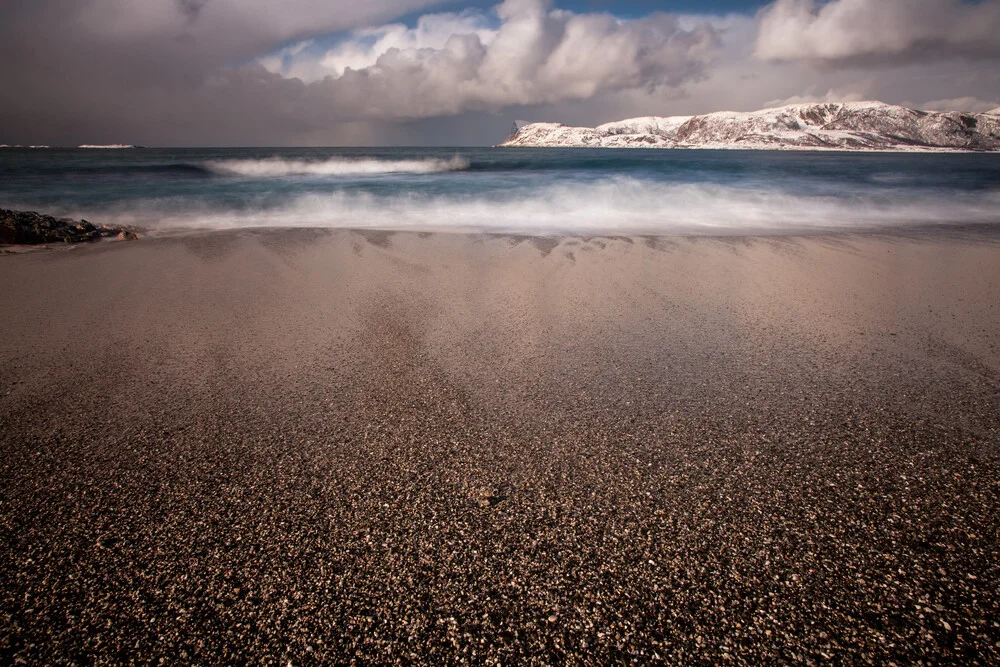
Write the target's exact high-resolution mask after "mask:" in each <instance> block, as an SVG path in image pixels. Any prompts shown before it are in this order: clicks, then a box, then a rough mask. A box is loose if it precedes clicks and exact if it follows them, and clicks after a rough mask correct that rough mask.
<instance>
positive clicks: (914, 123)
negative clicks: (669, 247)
mask: <svg viewBox="0 0 1000 667" xmlns="http://www.w3.org/2000/svg"><path fill="white" fill-rule="evenodd" d="M500 145H501V146H536V147H552V148H563V147H580V148H732V149H756V150H824V149H825V150H907V151H920V150H972V151H994V150H1000V108H998V109H994V110H992V111H990V112H987V113H979V114H974V113H964V112H958V111H946V112H932V111H918V110H915V109H907V108H906V107H900V106H894V105H891V104H883V103H881V102H851V103H846V104H794V105H791V106H785V107H779V108H776V109H764V110H762V111H752V112H747V113H738V112H733V111H720V112H717V113H710V114H705V115H703V116H673V117H669V118H658V117H655V116H654V117H647V118H632V119H629V120H622V121H618V122H614V123H606V124H604V125H600V126H598V127H595V128H589V127H564V126H563V125H561V124H559V123H531V124H530V125H525V126H524V127H522V128H521V129H520V130H518V132H517V133H516V134H515V135H513V136H512V137H511V138H510V139H508V140H507V141H505V142H503V143H502V144H500Z"/></svg>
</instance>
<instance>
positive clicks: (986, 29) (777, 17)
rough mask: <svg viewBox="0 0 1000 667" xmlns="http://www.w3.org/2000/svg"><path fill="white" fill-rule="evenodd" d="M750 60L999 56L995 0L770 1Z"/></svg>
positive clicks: (880, 61)
mask: <svg viewBox="0 0 1000 667" xmlns="http://www.w3.org/2000/svg"><path fill="white" fill-rule="evenodd" d="M756 55H757V56H758V57H759V58H762V59H765V60H809V61H813V62H818V63H823V64H827V65H836V64H859V65H884V64H886V63H901V62H926V61H931V60H939V59H942V58H948V57H956V56H962V57H998V56H1000V0H982V1H980V2H975V3H973V2H966V1H964V0H831V1H830V2H818V1H817V0H777V1H776V2H775V3H774V4H772V5H769V6H768V7H767V8H765V9H764V10H763V11H762V12H761V14H760V32H759V35H758V38H757V45H756Z"/></svg>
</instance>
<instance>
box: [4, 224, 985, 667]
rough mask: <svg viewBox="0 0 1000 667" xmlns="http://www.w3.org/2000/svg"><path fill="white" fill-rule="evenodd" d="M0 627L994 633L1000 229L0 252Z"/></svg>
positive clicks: (343, 638) (254, 647)
mask: <svg viewBox="0 0 1000 667" xmlns="http://www.w3.org/2000/svg"><path fill="white" fill-rule="evenodd" d="M0 284H2V285H3V286H4V289H3V290H2V293H0V312H2V313H3V316H2V317H0V461H2V463H0V475H2V477H0V543H2V544H3V545H4V547H3V549H0V662H3V663H5V664H12V663H14V664H17V663H18V662H23V663H25V664H60V663H69V662H73V663H90V662H93V661H98V662H110V663H120V662H126V661H129V660H132V659H134V660H136V661H138V662H142V663H157V661H159V660H160V659H161V658H162V659H163V660H164V662H163V663H162V664H168V663H178V664H188V663H197V664H213V663H235V662H244V661H247V662H255V663H256V662H260V663H263V664H281V665H287V664H292V665H300V664H331V663H346V662H350V661H352V660H356V661H357V662H358V663H359V664H364V663H367V664H409V663H413V662H419V663H428V664H445V663H475V664H498V663H501V664H511V663H515V662H524V663H529V664H532V663H534V664H545V663H556V664H562V663H568V664H607V663H609V662H613V661H614V662H619V663H638V664H641V663H650V662H654V661H660V660H662V661H665V662H668V663H672V664H695V663H699V664H700V663H706V664H707V663H714V664H730V663H732V664H738V663H748V664H769V663H775V662H793V663H807V664H808V663H816V664H824V663H828V662H834V663H843V664H864V663H866V662H867V663H876V664H888V663H889V662H890V661H893V662H895V663H896V664H899V665H903V664H912V663H916V662H917V661H919V660H923V661H925V662H934V663H937V662H960V663H964V664H997V662H1000V622H998V620H997V619H998V618H1000V593H998V590H1000V538H998V529H1000V458H998V447H1000V235H997V233H996V232H990V231H987V230H985V229H976V228H965V229H954V228H952V229H947V230H946V229H939V230H937V231H933V230H931V231H923V232H913V231H911V232H909V233H905V234H904V233H902V232H901V233H898V234H888V233H887V234H852V235H830V236H805V237H791V236H774V237H759V238H742V237H717V238H709V237H691V238H652V237H630V238H625V237H622V238H609V237H597V238H555V239H547V238H528V237H523V238H521V237H510V236H489V235H462V234H415V233H387V232H365V233H362V232H354V231H347V230H340V231H324V230H288V229H286V230H266V229H262V230H244V231H232V232H218V233H205V234H191V235H178V236H174V237H162V238H144V239H140V240H139V241H136V242H129V243H125V242H117V243H115V242H101V243H96V244H89V245H84V246H76V247H72V248H65V249H64V248H60V249H58V250H53V251H48V252H33V253H27V254H17V255H12V256H3V257H0Z"/></svg>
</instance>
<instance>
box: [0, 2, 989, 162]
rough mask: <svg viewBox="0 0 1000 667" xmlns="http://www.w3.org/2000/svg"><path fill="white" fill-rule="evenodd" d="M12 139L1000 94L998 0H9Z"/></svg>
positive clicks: (6, 54) (972, 102)
mask: <svg viewBox="0 0 1000 667" xmlns="http://www.w3.org/2000/svg"><path fill="white" fill-rule="evenodd" d="M0 63H2V64H0V144H26V145H28V144H49V145H77V144H80V143H134V144H141V145H147V146H366V145H371V146H374V145H438V146H460V145H490V144H493V143H496V142H498V141H500V140H502V139H504V138H505V136H506V134H507V132H508V130H509V129H510V126H511V124H512V122H513V121H514V120H519V121H550V122H562V123H564V124H567V125H583V126H593V125H597V124H600V123H603V122H608V121H612V120H620V119H623V118H631V117H636V116H648V115H657V116H671V115H690V114H698V113H707V112H711V111H723V110H729V111H750V110H754V109H759V108H765V107H770V106H779V105H782V104H791V103H799V102H819V101H824V102H825V101H831V102H843V101H858V100H867V99H876V100H881V101H884V102H888V103H892V104H902V105H905V106H910V107H916V108H923V109H941V110H951V109H954V110H963V111H985V110H989V109H992V108H996V107H998V106H1000V0H978V1H973V0H772V1H771V2H766V1H765V2H760V1H756V0H701V1H696V0H675V1H662V2H656V1H654V0H628V1H625V2H610V1H604V0H503V1H502V2H499V3H497V2H495V1H494V2H483V1H481V0H471V1H469V0H466V1H464V2H463V1H460V0H447V1H444V2H442V1H439V0H365V1H363V2H361V1H358V0H284V1H283V2H280V3H279V2H274V0H157V1H156V2H145V1H142V2H140V1H139V0H3V2H0Z"/></svg>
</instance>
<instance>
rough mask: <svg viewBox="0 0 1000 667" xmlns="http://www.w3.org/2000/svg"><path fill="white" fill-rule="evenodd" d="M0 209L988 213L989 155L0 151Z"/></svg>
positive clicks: (379, 221) (689, 221) (789, 227)
mask: <svg viewBox="0 0 1000 667" xmlns="http://www.w3.org/2000/svg"><path fill="white" fill-rule="evenodd" d="M0 207H3V208H14V209H27V210H37V211H39V212H42V213H49V214H53V215H60V216H70V217H74V218H85V219H87V220H90V221H91V222H102V223H117V224H133V225H139V226H142V227H144V228H146V229H147V230H148V231H149V232H151V233H154V234H155V233H157V232H169V231H177V230H183V229H232V228H239V227H349V228H361V229H386V230H415V231H481V232H499V233H517V234H529V235H557V234H743V233H750V234H783V233H808V232H826V231H845V230H874V229H884V228H899V227H907V226H927V225H948V224H998V223H1000V155H996V154H926V153H925V154H920V153H917V154H914V153H846V152H761V151H707V150H629V149H617V150H616V149H594V150H589V149H537V148H520V149H518V148H433V149H431V148H365V149H343V148H226V149H149V148H139V149H124V150H117V149H104V150H101V149H10V148H5V149H2V150H0Z"/></svg>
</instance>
